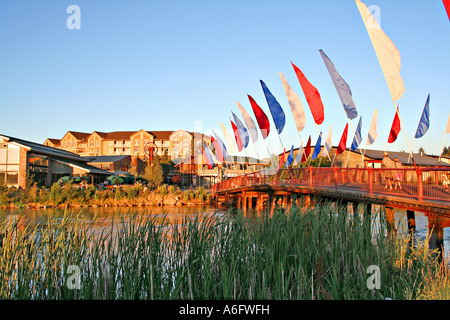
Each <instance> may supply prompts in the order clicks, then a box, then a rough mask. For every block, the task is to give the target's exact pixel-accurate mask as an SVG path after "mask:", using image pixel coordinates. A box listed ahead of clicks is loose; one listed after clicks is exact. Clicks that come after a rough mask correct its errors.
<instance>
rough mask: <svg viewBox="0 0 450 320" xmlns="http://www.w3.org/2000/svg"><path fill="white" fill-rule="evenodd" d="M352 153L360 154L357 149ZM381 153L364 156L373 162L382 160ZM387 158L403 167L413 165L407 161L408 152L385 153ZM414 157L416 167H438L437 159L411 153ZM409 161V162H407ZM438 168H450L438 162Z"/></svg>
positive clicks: (380, 151)
mask: <svg viewBox="0 0 450 320" xmlns="http://www.w3.org/2000/svg"><path fill="white" fill-rule="evenodd" d="M353 152H356V153H360V150H359V149H357V150H355V151H353ZM383 153H384V151H382V150H366V151H365V154H364V155H365V156H366V157H367V158H371V159H373V160H383V157H384V156H383ZM387 153H388V157H389V158H391V159H394V158H397V159H398V161H399V162H401V163H402V164H403V165H411V166H412V165H413V162H412V160H409V157H410V154H409V153H408V152H399V151H387ZM413 157H414V163H415V164H416V165H418V166H429V167H435V166H437V165H438V162H439V159H436V158H433V157H430V156H427V155H421V154H419V153H413ZM408 160H409V162H408ZM439 166H443V167H448V166H450V165H449V164H448V163H446V162H443V161H440V162H439Z"/></svg>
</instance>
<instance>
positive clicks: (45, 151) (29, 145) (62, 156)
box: [0, 134, 110, 174]
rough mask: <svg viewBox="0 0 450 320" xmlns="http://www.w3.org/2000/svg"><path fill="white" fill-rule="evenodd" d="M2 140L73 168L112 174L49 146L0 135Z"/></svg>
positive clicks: (68, 152)
mask: <svg viewBox="0 0 450 320" xmlns="http://www.w3.org/2000/svg"><path fill="white" fill-rule="evenodd" d="M0 140H2V141H4V142H8V143H14V144H16V145H19V146H21V147H24V148H26V149H28V152H32V153H37V154H41V155H46V156H50V157H52V158H53V159H54V160H55V161H58V162H62V163H65V164H68V165H70V166H71V167H78V168H81V169H83V170H84V171H86V172H90V173H97V174H110V172H108V171H105V170H101V169H98V168H96V167H93V166H90V165H88V164H87V162H88V160H87V159H84V158H83V157H80V156H79V155H78V154H76V153H73V152H70V151H66V150H62V149H58V148H53V147H49V146H45V145H43V144H40V143H36V142H32V141H28V140H23V139H19V138H14V137H10V136H6V135H4V134H0Z"/></svg>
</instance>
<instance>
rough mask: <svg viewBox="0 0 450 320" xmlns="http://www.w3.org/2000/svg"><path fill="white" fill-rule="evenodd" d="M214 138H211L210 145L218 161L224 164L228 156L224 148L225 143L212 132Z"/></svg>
mask: <svg viewBox="0 0 450 320" xmlns="http://www.w3.org/2000/svg"><path fill="white" fill-rule="evenodd" d="M212 133H213V135H214V137H212V136H211V140H212V143H213V145H214V148H215V149H216V152H217V157H218V159H219V161H221V162H224V161H225V160H226V158H227V156H228V151H227V148H226V147H225V143H223V141H222V140H221V139H220V138H219V137H218V136H217V135H216V133H215V132H214V130H212Z"/></svg>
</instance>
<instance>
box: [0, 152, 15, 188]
mask: <svg viewBox="0 0 450 320" xmlns="http://www.w3.org/2000/svg"><path fill="white" fill-rule="evenodd" d="M19 158H20V148H19V147H17V146H15V145H12V144H9V143H2V144H0V184H2V185H5V184H6V185H7V186H16V187H18V185H19Z"/></svg>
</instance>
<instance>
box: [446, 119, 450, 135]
mask: <svg viewBox="0 0 450 320" xmlns="http://www.w3.org/2000/svg"><path fill="white" fill-rule="evenodd" d="M445 133H450V114H449V115H448V121H447V128H446V129H445Z"/></svg>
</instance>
